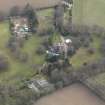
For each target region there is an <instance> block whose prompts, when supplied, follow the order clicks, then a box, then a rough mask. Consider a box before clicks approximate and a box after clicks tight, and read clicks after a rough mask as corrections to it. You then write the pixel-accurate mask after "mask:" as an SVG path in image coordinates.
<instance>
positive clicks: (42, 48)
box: [36, 46, 45, 55]
mask: <svg viewBox="0 0 105 105" xmlns="http://www.w3.org/2000/svg"><path fill="white" fill-rule="evenodd" d="M36 53H37V54H38V55H42V54H44V53H45V48H44V47H43V46H40V47H39V48H37V50H36Z"/></svg>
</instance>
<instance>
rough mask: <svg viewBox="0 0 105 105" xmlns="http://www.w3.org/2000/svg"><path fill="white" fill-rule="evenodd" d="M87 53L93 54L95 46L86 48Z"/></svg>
mask: <svg viewBox="0 0 105 105" xmlns="http://www.w3.org/2000/svg"><path fill="white" fill-rule="evenodd" d="M87 53H88V54H94V53H95V48H92V47H91V48H88V50H87Z"/></svg>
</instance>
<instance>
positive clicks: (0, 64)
mask: <svg viewBox="0 0 105 105" xmlns="http://www.w3.org/2000/svg"><path fill="white" fill-rule="evenodd" d="M8 68H9V62H8V59H7V58H6V57H5V56H2V55H0V71H3V70H7V69H8Z"/></svg>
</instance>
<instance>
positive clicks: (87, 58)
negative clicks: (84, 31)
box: [70, 35, 102, 68]
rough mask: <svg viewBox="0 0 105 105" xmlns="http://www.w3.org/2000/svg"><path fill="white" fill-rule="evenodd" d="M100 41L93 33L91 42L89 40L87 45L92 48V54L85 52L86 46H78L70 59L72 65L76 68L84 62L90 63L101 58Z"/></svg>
mask: <svg viewBox="0 0 105 105" xmlns="http://www.w3.org/2000/svg"><path fill="white" fill-rule="evenodd" d="M101 41H102V38H99V37H97V36H96V35H93V42H91V43H90V45H89V46H90V47H92V48H94V50H95V52H94V54H89V53H88V52H87V50H88V48H85V47H80V48H79V50H77V52H76V54H75V55H74V56H73V57H72V58H71V59H70V62H71V64H72V65H73V67H74V68H78V67H81V66H83V64H84V63H92V62H94V61H96V60H99V59H100V58H102V54H101V53H100V51H99V48H100V44H101Z"/></svg>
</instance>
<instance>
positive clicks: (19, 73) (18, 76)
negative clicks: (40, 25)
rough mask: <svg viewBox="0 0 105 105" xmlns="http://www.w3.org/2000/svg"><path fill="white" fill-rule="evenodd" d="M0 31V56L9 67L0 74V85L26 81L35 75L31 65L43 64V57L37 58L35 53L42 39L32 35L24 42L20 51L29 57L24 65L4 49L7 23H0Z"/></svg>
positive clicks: (7, 34)
mask: <svg viewBox="0 0 105 105" xmlns="http://www.w3.org/2000/svg"><path fill="white" fill-rule="evenodd" d="M0 29H1V31H0V54H1V55H3V56H6V57H7V58H8V62H9V65H10V66H9V70H7V71H6V72H1V73H0V83H12V84H13V83H14V84H16V83H19V81H20V80H23V79H25V78H27V79H28V78H30V77H31V76H33V75H35V73H36V72H35V71H36V70H34V69H33V68H32V67H31V65H33V64H42V63H43V62H44V55H41V56H39V55H38V54H36V53H35V52H36V49H37V48H38V46H40V44H41V43H42V41H43V38H42V37H40V36H38V35H33V36H32V37H31V38H30V39H29V40H27V41H26V42H25V46H24V48H23V49H22V51H23V52H26V53H28V55H29V62H28V63H27V64H25V63H21V62H19V61H18V60H16V59H15V58H14V57H13V56H12V54H11V53H10V52H9V49H8V48H7V47H6V44H7V42H8V39H9V38H10V33H9V25H8V21H5V22H2V23H0ZM17 85H18V84H17Z"/></svg>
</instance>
